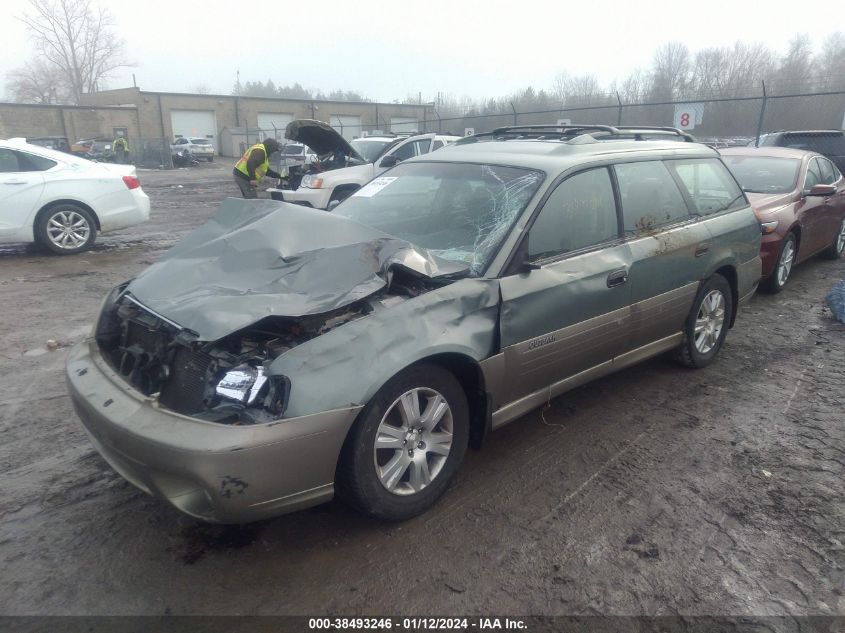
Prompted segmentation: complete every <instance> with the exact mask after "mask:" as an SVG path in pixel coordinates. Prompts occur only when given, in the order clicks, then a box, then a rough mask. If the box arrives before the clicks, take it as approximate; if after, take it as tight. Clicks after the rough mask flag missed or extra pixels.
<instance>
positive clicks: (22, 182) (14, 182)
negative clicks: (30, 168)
mask: <svg viewBox="0 0 845 633" xmlns="http://www.w3.org/2000/svg"><path fill="white" fill-rule="evenodd" d="M3 184H4V185H25V184H26V180H4V181H3Z"/></svg>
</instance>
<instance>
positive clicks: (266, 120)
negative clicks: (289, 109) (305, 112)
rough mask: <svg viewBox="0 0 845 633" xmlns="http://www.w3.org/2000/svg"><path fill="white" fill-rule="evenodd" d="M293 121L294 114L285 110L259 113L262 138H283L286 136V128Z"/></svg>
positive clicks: (259, 127)
mask: <svg viewBox="0 0 845 633" xmlns="http://www.w3.org/2000/svg"><path fill="white" fill-rule="evenodd" d="M291 121H293V114H287V113H285V112H282V113H278V112H259V113H258V129H259V130H261V136H262V138H267V137H270V138H273V137H275V138H277V139H279V140H281V139H283V138H284V137H285V128H286V127H287V125H288V123H290V122H291ZM274 126H275V127H274Z"/></svg>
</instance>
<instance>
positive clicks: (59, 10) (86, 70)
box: [20, 0, 128, 103]
mask: <svg viewBox="0 0 845 633" xmlns="http://www.w3.org/2000/svg"><path fill="white" fill-rule="evenodd" d="M20 19H21V21H22V22H23V23H24V24H26V26H27V28H28V29H29V32H30V34H31V35H32V39H33V43H34V44H35V46H36V48H37V49H38V51H39V53H41V55H43V59H44V64H45V65H46V66H49V67H52V68H55V69H57V70H59V71H60V72H61V75H62V77H63V79H64V81H65V82H66V84H67V86H68V88H69V92H70V97H71V99H72V100H73V101H75V102H77V103H78V102H79V99H80V97H81V96H82V95H83V94H85V93H87V92H95V91H96V90H97V89H98V88H99V87H100V84H101V83H102V82H103V80H105V79H107V78H108V77H109V76H110V74H111V73H112V72H113V71H115V70H116V69H118V68H120V67H123V66H127V65H128V64H127V62H126V60H125V58H124V44H123V41H122V40H121V39H120V38H119V37H118V36H117V34H116V33H115V30H114V28H115V24H114V21H113V19H112V17H111V14H110V13H109V12H108V10H106V9H105V8H103V7H100V6H95V5H94V3H93V0H30V11H29V12H28V13H26V14H25V15H24V16H23V17H21V18H20Z"/></svg>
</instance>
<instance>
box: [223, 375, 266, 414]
mask: <svg viewBox="0 0 845 633" xmlns="http://www.w3.org/2000/svg"><path fill="white" fill-rule="evenodd" d="M266 382H267V376H265V375H264V368H263V367H260V366H259V367H252V366H251V365H238V366H237V367H233V368H232V369H230V370H229V371H227V372H226V373H225V374H223V378H221V379H220V382H218V383H217V387H216V388H215V391H216V393H217V395H218V396H220V397H221V398H225V399H227V400H234V401H235V402H240V403H241V404H246V405H250V404H252V403H253V402H255V399H256V398H257V397H258V394H259V393H260V391H261V388H262V387H263V386H264V384H265V383H266Z"/></svg>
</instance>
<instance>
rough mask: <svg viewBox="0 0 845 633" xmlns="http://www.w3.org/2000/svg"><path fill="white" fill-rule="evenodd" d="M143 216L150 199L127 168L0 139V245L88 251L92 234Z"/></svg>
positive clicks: (146, 216) (132, 169)
mask: <svg viewBox="0 0 845 633" xmlns="http://www.w3.org/2000/svg"><path fill="white" fill-rule="evenodd" d="M149 217H150V199H149V198H148V197H147V194H145V193H144V191H143V189H141V182H140V181H139V180H138V177H137V175H136V172H135V167H133V166H132V165H110V164H109V165H107V164H104V163H95V162H92V161H89V160H86V159H84V158H79V157H76V156H71V155H69V154H65V153H62V152H57V151H54V150H51V149H47V148H44V147H38V146H36V145H28V144H27V143H26V141H25V140H24V139H11V140H8V141H2V140H0V243H9V242H37V243H39V244H41V245H43V246H44V247H46V248H48V249H50V250H51V251H53V252H54V253H58V254H61V255H70V254H72V253H79V252H80V251H84V250H86V249H88V248H90V247H91V245H92V244H93V243H94V240H95V239H96V237H97V233H98V232H101V231H102V232H105V231H114V230H116V229H123V228H126V227H127V226H132V225H133V224H140V223H141V222H145V221H147V220H148V219H149Z"/></svg>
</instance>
